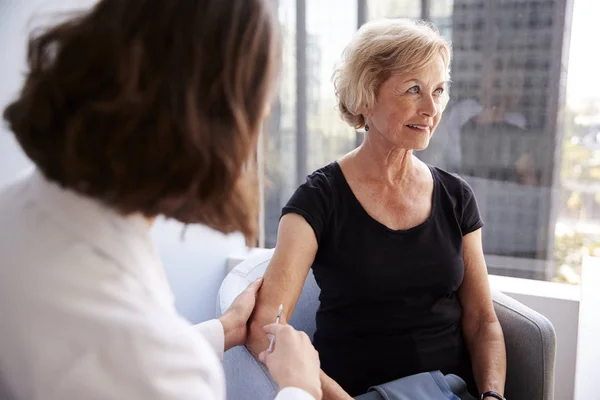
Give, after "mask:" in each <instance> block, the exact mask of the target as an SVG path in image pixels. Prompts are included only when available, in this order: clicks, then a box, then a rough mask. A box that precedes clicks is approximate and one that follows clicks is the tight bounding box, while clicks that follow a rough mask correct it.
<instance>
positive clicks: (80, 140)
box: [4, 0, 280, 241]
mask: <svg viewBox="0 0 600 400" xmlns="http://www.w3.org/2000/svg"><path fill="white" fill-rule="evenodd" d="M279 52H280V43H279V34H278V27H277V22H276V19H275V16H274V13H273V10H272V9H271V6H270V4H269V0H185V1H169V0H157V1H148V0H102V1H100V2H99V3H98V4H97V5H96V6H95V7H94V8H92V9H91V10H90V11H88V12H86V13H84V14H80V15H78V16H76V17H73V18H70V19H69V20H67V21H65V22H62V23H60V24H58V25H56V26H53V27H51V28H49V29H45V30H43V31H41V32H39V33H37V34H34V35H32V38H31V39H30V41H29V50H28V64H29V71H28V74H27V77H26V81H25V84H24V87H23V90H22V92H21V94H20V97H19V98H18V99H17V100H16V101H15V102H13V103H12V104H10V105H9V106H8V107H7V108H6V110H5V111H4V118H5V119H6V121H7V122H8V123H9V126H10V129H11V130H12V131H13V132H14V134H15V136H16V138H17V140H18V141H19V143H20V145H21V147H22V148H23V150H24V151H25V153H26V154H27V155H28V156H29V158H31V160H33V162H34V163H35V164H36V165H37V167H38V169H39V170H41V172H42V173H43V174H44V175H45V176H46V178H47V179H49V180H51V181H54V182H56V183H58V184H60V185H61V186H62V187H65V188H68V189H71V190H74V191H77V192H79V193H81V194H84V195H86V196H89V197H93V198H96V199H98V200H100V201H101V202H103V203H104V204H106V205H108V206H109V207H112V208H114V209H116V210H117V211H119V212H121V213H123V214H130V213H142V214H144V215H146V216H148V217H153V216H158V215H163V216H166V217H168V218H175V219H176V220H179V221H181V222H184V223H204V224H206V225H209V226H211V227H213V228H216V229H218V230H220V231H222V232H232V231H237V230H239V231H241V232H243V233H244V235H245V236H246V238H247V239H248V240H249V241H252V239H253V238H254V237H255V236H256V229H257V193H256V185H255V184H254V183H253V181H252V180H251V179H248V178H249V176H251V175H252V171H253V168H249V167H248V166H250V165H252V157H251V155H252V154H254V149H255V145H256V139H257V136H258V132H259V129H260V124H261V121H262V119H263V117H264V113H265V110H266V108H267V106H268V103H269V101H270V97H271V94H272V92H273V89H274V88H273V83H274V81H275V79H276V75H277V70H278V65H279V61H278V60H279Z"/></svg>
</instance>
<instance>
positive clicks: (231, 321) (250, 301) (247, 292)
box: [219, 277, 263, 351]
mask: <svg viewBox="0 0 600 400" xmlns="http://www.w3.org/2000/svg"><path fill="white" fill-rule="evenodd" d="M262 282H263V279H262V277H260V278H258V279H256V280H255V281H254V282H252V283H251V284H249V285H248V287H247V288H246V289H244V291H243V292H242V293H240V294H239V295H238V297H236V298H235V300H233V303H231V306H229V308H228V309H227V310H226V311H225V312H224V313H223V315H221V317H220V318H219V321H221V324H222V325H223V331H224V332H225V351H227V350H229V349H230V348H232V347H234V346H240V345H243V344H246V340H247V338H248V326H247V323H248V319H249V318H250V315H251V314H252V311H253V310H254V304H255V303H256V295H257V293H258V289H260V286H261V285H262Z"/></svg>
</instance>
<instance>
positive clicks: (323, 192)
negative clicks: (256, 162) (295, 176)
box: [281, 170, 333, 244]
mask: <svg viewBox="0 0 600 400" xmlns="http://www.w3.org/2000/svg"><path fill="white" fill-rule="evenodd" d="M332 198H333V189H332V186H331V182H330V177H329V176H327V174H326V173H325V172H324V171H323V170H318V171H316V172H314V173H312V174H311V175H309V176H308V177H307V178H306V182H304V183H303V184H302V185H300V187H298V189H296V191H295V192H294V194H293V195H292V197H291V198H290V200H289V201H288V203H287V204H286V205H285V207H283V210H282V212H281V216H282V217H283V216H284V215H286V214H291V213H295V214H299V215H301V216H302V217H304V219H305V220H306V222H308V224H309V225H310V226H311V227H312V229H313V231H314V232H315V236H316V238H317V243H319V244H320V243H321V239H322V238H323V236H324V234H325V230H326V229H327V226H328V222H329V218H330V215H331V208H332V205H333V200H332Z"/></svg>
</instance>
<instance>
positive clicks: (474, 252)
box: [458, 229, 497, 334]
mask: <svg viewBox="0 0 600 400" xmlns="http://www.w3.org/2000/svg"><path fill="white" fill-rule="evenodd" d="M463 260H464V265H465V273H464V278H463V282H462V284H461V286H460V288H459V290H458V296H459V299H460V302H461V305H462V309H463V330H464V331H465V333H466V334H468V333H469V332H473V331H474V330H476V329H477V328H478V327H479V324H481V323H482V322H494V321H496V320H497V317H496V313H495V311H494V306H493V303H492V295H491V292H490V285H489V280H488V273H487V267H486V264H485V258H484V256H483V246H482V244H481V229H477V230H475V231H473V232H471V233H469V234H467V235H465V236H464V237H463Z"/></svg>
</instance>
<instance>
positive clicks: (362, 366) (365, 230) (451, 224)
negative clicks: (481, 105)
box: [250, 20, 506, 399]
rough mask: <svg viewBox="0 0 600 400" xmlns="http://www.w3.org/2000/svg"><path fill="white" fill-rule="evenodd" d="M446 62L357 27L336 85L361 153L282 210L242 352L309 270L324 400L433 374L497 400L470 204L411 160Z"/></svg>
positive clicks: (495, 348) (486, 297)
mask: <svg viewBox="0 0 600 400" xmlns="http://www.w3.org/2000/svg"><path fill="white" fill-rule="evenodd" d="M450 59H451V49H450V45H449V43H448V42H447V41H446V40H444V38H443V37H442V36H440V34H439V33H438V31H437V30H436V29H435V28H434V27H433V26H432V25H431V24H427V23H423V22H412V21H408V20H380V21H374V22H370V23H368V24H366V25H364V26H363V27H362V28H361V29H360V30H359V31H358V32H357V34H356V36H355V37H354V39H353V40H352V42H351V43H350V44H349V46H348V47H347V48H346V51H345V52H344V60H343V63H342V64H341V66H340V67H339V69H338V70H337V71H336V72H335V75H334V83H335V88H336V94H337V96H338V99H339V108H340V111H341V115H342V118H343V119H344V120H345V121H346V122H348V124H350V125H351V126H352V127H353V128H357V129H358V128H364V129H365V131H366V135H365V140H364V142H363V143H362V145H361V146H360V147H358V148H357V149H355V150H353V151H351V152H350V153H348V154H346V155H344V156H343V157H341V158H340V159H338V160H337V161H334V162H333V163H331V164H329V165H327V166H325V167H323V168H320V169H319V170H317V171H315V172H314V173H312V174H311V175H310V176H308V177H307V179H306V182H305V183H304V184H302V185H301V186H300V187H299V188H298V189H297V190H296V192H295V193H294V194H293V196H292V198H291V199H290V200H289V202H288V204H287V205H286V206H285V207H284V208H283V212H282V218H281V221H280V225H279V234H278V241H277V247H276V250H275V253H274V256H273V259H272V261H271V263H270V265H269V268H268V270H267V272H266V274H265V281H264V284H263V287H262V289H261V291H260V293H259V296H258V303H257V308H256V310H255V314H254V319H253V322H252V328H251V332H252V333H251V334H252V337H251V341H250V348H251V350H252V351H253V352H259V351H261V350H263V348H264V347H266V341H265V339H264V335H262V331H261V330H260V328H262V326H263V325H264V324H265V323H266V322H268V321H270V320H271V319H272V315H274V314H275V312H276V309H277V306H278V305H279V304H280V303H282V304H284V306H285V309H284V319H285V320H289V318H290V316H291V314H292V312H293V310H294V306H295V304H296V302H297V300H298V297H299V294H300V292H301V290H302V287H303V284H304V280H305V278H306V276H307V274H308V271H309V269H310V268H311V267H312V269H313V272H314V275H315V278H316V281H317V283H318V285H319V287H320V289H321V295H320V302H321V304H320V307H319V310H318V312H317V316H316V323H317V329H316V333H315V337H314V344H315V347H316V348H317V350H318V351H319V354H320V358H321V367H322V371H323V372H322V374H321V383H322V388H323V392H324V398H326V399H346V398H349V395H352V396H355V395H359V394H361V393H364V392H366V391H367V389H368V388H369V387H370V386H372V385H377V384H381V383H384V382H388V381H392V380H395V379H397V378H401V377H405V376H409V375H414V374H417V373H420V372H427V371H434V370H440V371H442V372H443V373H444V374H450V373H451V374H455V375H458V376H460V377H462V378H463V379H464V380H465V381H466V382H467V383H468V384H469V385H468V387H469V389H470V391H471V393H472V394H474V392H476V391H477V392H478V393H481V398H488V399H490V398H502V393H503V391H504V381H505V370H506V355H505V347H504V339H503V334H502V330H501V327H500V324H499V322H498V319H497V317H496V314H495V312H494V308H493V306H492V300H491V295H490V289H489V284H488V279H487V271H486V265H485V260H484V257H483V251H482V245H481V228H482V226H483V222H482V220H481V218H480V215H479V211H478V208H477V203H476V200H475V197H474V195H473V192H472V190H471V188H470V187H469V185H468V184H467V183H466V182H465V181H463V180H462V179H461V178H459V177H457V176H455V175H453V174H450V173H448V172H446V171H443V170H441V169H439V168H436V167H434V166H430V165H427V164H425V163H424V162H422V161H420V160H419V159H418V158H417V157H415V155H414V154H413V152H414V151H416V150H423V149H425V148H426V147H427V146H428V144H429V141H430V139H431V137H432V135H433V133H434V131H435V129H436V127H437V125H438V123H439V121H440V118H441V117H442V113H443V111H444V108H445V106H446V104H447V102H448V88H449V82H450V76H449V65H450Z"/></svg>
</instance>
